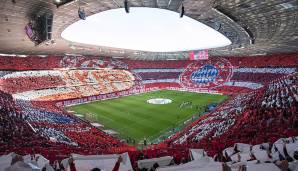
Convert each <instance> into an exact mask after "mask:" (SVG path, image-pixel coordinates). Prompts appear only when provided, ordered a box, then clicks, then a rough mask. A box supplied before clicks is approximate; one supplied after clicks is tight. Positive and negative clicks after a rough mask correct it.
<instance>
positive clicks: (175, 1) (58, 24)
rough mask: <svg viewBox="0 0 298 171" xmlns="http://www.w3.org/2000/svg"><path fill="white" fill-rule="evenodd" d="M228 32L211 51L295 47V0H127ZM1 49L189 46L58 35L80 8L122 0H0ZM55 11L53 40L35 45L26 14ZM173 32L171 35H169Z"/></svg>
mask: <svg viewBox="0 0 298 171" xmlns="http://www.w3.org/2000/svg"><path fill="white" fill-rule="evenodd" d="M182 2H183V5H184V8H185V15H187V16H189V17H191V18H193V19H195V20H198V21H200V22H202V23H204V24H206V25H208V26H210V27H212V28H214V29H215V30H218V31H219V32H220V33H222V34H223V35H225V36H226V37H228V38H229V39H230V40H231V42H232V44H231V45H229V46H226V47H223V48H215V49H211V50H210V51H209V52H210V55H211V56H247V55H250V56H254V55H266V54H279V53H294V52H298V46H297V44H298V19H297V18H298V12H297V11H298V9H297V8H298V1H297V0H287V1H285V0H246V1H238V0H187V1H182V0H129V4H130V6H131V7H154V8H163V9H168V10H172V11H177V12H180V9H181V4H182ZM0 5H1V12H0V13H1V18H2V19H1V22H0V28H1V31H0V34H1V37H0V44H1V46H0V53H5V54H27V55H31V54H35V55H46V54H49V55H63V54H80V55H93V56H94V55H96V56H113V57H125V58H131V59H150V60H158V59H185V58H188V52H171V53H157V52H142V51H133V50H125V49H116V48H110V47H98V46H90V45H85V44H79V43H72V42H69V41H66V40H64V39H63V38H62V37H61V33H62V31H63V30H64V29H65V28H66V27H67V26H69V25H70V24H72V23H74V22H76V21H78V20H79V18H78V8H79V7H81V8H84V10H85V12H86V15H87V16H90V15H92V14H96V13H99V12H102V11H106V10H109V9H115V8H123V0H100V1H99V0H77V1H73V2H71V3H68V4H65V5H62V6H60V7H59V8H57V7H56V5H55V4H53V0H35V1H32V0H6V1H1V2H0ZM41 11H44V12H45V13H46V12H48V11H53V14H54V21H53V39H54V41H53V44H48V45H46V44H42V45H39V46H35V45H34V43H32V42H31V41H30V40H29V39H28V37H27V36H26V34H25V32H24V27H25V25H26V24H27V23H28V22H29V18H30V17H29V16H31V15H33V14H35V13H37V12H41ZM173 36H174V35H173Z"/></svg>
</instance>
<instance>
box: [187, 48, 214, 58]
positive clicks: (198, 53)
mask: <svg viewBox="0 0 298 171" xmlns="http://www.w3.org/2000/svg"><path fill="white" fill-rule="evenodd" d="M208 58H209V53H208V50H207V49H205V50H200V51H192V52H190V53H189V60H207V59H208Z"/></svg>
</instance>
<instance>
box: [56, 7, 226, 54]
mask: <svg viewBox="0 0 298 171" xmlns="http://www.w3.org/2000/svg"><path fill="white" fill-rule="evenodd" d="M61 36H62V37H63V38H64V39H66V40H68V41H71V42H76V43H83V44H89V45H98V46H106V47H113V48H121V49H130V50H139V51H150V52H176V51H189V50H200V49H210V48H216V47H223V46H227V45H229V44H231V41H230V40H229V39H228V38H226V37H225V36H224V35H222V34H221V33H219V32H217V31H216V30H214V29H212V28H211V27H208V26H206V25H204V24H202V23H200V22H198V21H196V20H194V19H192V18H190V17H187V16H184V17H183V18H180V17H179V13H177V12H173V11H169V10H165V9H159V8H146V7H133V8H130V13H128V14H127V13H125V10H124V8H118V9H112V10H107V11H104V12H100V13H97V14H94V15H91V16H89V17H87V18H86V20H79V21H77V22H75V23H73V24H71V25H70V26H68V27H67V28H66V29H65V30H64V31H63V32H62V34H61Z"/></svg>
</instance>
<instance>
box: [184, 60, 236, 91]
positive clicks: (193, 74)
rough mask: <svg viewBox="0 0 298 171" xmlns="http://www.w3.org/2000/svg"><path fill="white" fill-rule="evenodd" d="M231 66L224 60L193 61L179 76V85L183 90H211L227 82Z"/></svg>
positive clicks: (230, 73) (230, 74)
mask: <svg viewBox="0 0 298 171" xmlns="http://www.w3.org/2000/svg"><path fill="white" fill-rule="evenodd" d="M232 68H233V67H232V65H231V63H230V62H229V61H228V60H226V59H224V58H216V59H209V60H202V61H195V62H193V63H191V64H189V65H188V66H187V68H186V69H185V70H184V72H183V73H182V74H181V75H180V84H181V86H182V87H185V88H196V89H197V88H202V89H204V88H212V87H217V86H220V85H222V84H224V83H225V82H227V81H229V80H230V78H231V76H232Z"/></svg>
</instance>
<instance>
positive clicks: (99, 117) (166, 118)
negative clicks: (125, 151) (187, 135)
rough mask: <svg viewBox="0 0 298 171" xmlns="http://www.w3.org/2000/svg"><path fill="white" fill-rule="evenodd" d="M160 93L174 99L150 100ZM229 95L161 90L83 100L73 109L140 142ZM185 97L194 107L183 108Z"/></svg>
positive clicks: (150, 138) (159, 133)
mask: <svg viewBox="0 0 298 171" xmlns="http://www.w3.org/2000/svg"><path fill="white" fill-rule="evenodd" d="M158 97H162V98H168V99H171V100H172V103H170V104H164V105H154V104H148V103H147V102H146V101H147V100H148V99H151V98H158ZM225 99H227V96H222V95H215V94H198V93H191V92H181V91H172V90H161V91H154V92H149V93H144V94H138V95H132V96H127V97H120V98H117V99H111V100H104V101H97V102H92V103H88V104H81V105H77V106H72V107H69V110H73V111H75V112H76V113H79V114H83V115H86V113H92V114H93V115H94V118H93V119H92V120H93V121H96V122H98V123H100V124H103V125H104V129H112V130H115V131H116V132H118V133H119V136H120V137H121V138H128V137H129V138H132V139H135V140H136V142H139V141H140V140H142V139H144V138H145V137H146V138H147V139H148V140H149V141H152V140H154V139H156V138H157V137H159V136H160V135H162V134H163V133H165V132H167V131H168V130H169V129H171V128H173V127H175V126H176V125H177V123H182V122H184V121H186V120H187V119H189V118H190V117H192V115H194V114H198V113H202V112H203V108H204V107H206V106H207V105H208V104H210V103H219V102H222V101H223V100H225ZM185 101H190V102H192V107H184V108H180V104H181V103H183V102H185ZM198 108H201V109H198Z"/></svg>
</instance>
